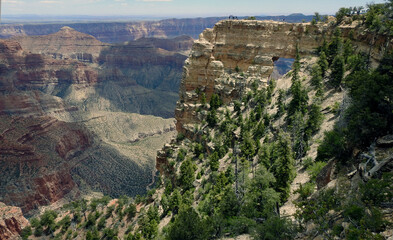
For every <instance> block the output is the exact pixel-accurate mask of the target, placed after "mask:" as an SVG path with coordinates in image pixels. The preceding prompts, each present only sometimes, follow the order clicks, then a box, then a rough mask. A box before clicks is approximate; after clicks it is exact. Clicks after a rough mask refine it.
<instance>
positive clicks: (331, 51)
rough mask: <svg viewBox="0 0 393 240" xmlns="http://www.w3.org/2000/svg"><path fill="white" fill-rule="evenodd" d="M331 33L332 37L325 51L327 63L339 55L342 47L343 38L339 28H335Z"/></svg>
mask: <svg viewBox="0 0 393 240" xmlns="http://www.w3.org/2000/svg"><path fill="white" fill-rule="evenodd" d="M333 34H334V36H333V39H332V41H331V42H330V43H329V45H328V50H327V52H326V54H327V60H328V62H329V65H331V64H332V63H333V60H334V58H335V57H336V56H338V55H341V53H342V48H343V40H342V38H341V30H340V28H336V29H335V30H334V33H333Z"/></svg>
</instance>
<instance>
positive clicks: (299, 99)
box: [287, 80, 308, 123]
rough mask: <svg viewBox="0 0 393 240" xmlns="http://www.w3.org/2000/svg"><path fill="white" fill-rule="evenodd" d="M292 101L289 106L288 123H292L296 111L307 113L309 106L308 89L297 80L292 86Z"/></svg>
mask: <svg viewBox="0 0 393 240" xmlns="http://www.w3.org/2000/svg"><path fill="white" fill-rule="evenodd" d="M291 93H292V100H291V102H290V103H289V106H288V111H287V113H288V116H287V118H288V121H289V123H290V121H291V117H292V116H293V115H294V114H295V112H296V111H300V112H302V113H303V114H305V113H306V111H307V106H308V94H307V89H305V88H304V87H303V86H302V83H301V82H300V81H299V80H297V81H295V82H294V83H293V84H292V89H291Z"/></svg>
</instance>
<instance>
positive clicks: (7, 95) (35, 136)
mask: <svg viewBox="0 0 393 240" xmlns="http://www.w3.org/2000/svg"><path fill="white" fill-rule="evenodd" d="M192 42H193V39H192V38H191V37H186V36H178V37H176V38H174V39H153V38H142V39H140V40H137V41H131V42H129V43H124V44H106V43H103V42H100V41H98V40H97V39H95V38H94V37H93V36H91V35H88V34H85V33H80V32H77V31H76V30H74V29H72V28H70V27H67V26H65V27H62V28H61V29H60V31H59V32H57V33H54V34H51V35H47V36H27V37H17V38H13V39H10V40H0V65H1V69H0V121H1V124H0V169H1V171H2V173H3V175H2V178H1V179H0V192H1V194H0V201H2V202H4V203H5V204H7V205H13V206H18V207H20V208H21V209H22V211H23V213H24V214H26V215H27V216H29V215H31V214H33V213H34V212H35V210H36V209H38V208H39V207H40V206H45V205H50V204H53V203H56V202H58V201H60V200H67V199H69V200H72V199H77V198H80V197H81V196H84V195H85V194H89V192H91V191H97V192H102V193H104V194H108V195H111V196H113V197H115V196H120V195H124V194H127V195H132V196H135V195H136V194H144V193H145V192H146V189H147V187H148V186H150V185H151V184H152V183H153V181H154V177H155V170H154V165H155V153H156V149H158V148H160V147H161V146H162V143H163V142H167V141H169V140H170V139H171V138H173V137H174V134H175V126H174V119H173V109H174V106H175V103H176V100H177V99H178V94H177V91H178V86H179V83H180V76H181V69H182V64H183V62H184V60H185V58H186V55H185V54H187V52H188V51H189V49H190V47H191V45H192Z"/></svg>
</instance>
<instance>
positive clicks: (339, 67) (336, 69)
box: [330, 55, 345, 88]
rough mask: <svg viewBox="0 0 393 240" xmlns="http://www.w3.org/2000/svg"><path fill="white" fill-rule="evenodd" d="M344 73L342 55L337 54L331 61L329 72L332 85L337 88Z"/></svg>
mask: <svg viewBox="0 0 393 240" xmlns="http://www.w3.org/2000/svg"><path fill="white" fill-rule="evenodd" d="M344 73H345V63H344V57H343V56H341V55H337V56H336V57H335V58H334V60H333V63H332V74H331V76H330V77H331V80H330V82H331V84H332V86H333V87H335V88H338V87H339V86H340V84H341V82H342V80H343V78H344Z"/></svg>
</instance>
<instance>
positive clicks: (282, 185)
mask: <svg viewBox="0 0 393 240" xmlns="http://www.w3.org/2000/svg"><path fill="white" fill-rule="evenodd" d="M274 151H275V152H276V153H275V155H276V156H277V160H278V162H277V165H278V166H277V167H276V168H275V171H274V177H275V178H276V183H275V184H274V186H275V189H276V191H277V192H280V194H281V197H280V198H281V202H285V201H286V200H287V199H288V196H289V190H290V185H291V182H292V180H293V178H294V177H295V167H294V159H293V152H292V150H291V147H290V138H289V136H287V135H286V134H284V133H282V132H281V133H279V135H278V140H277V142H276V144H275V149H274Z"/></svg>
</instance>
